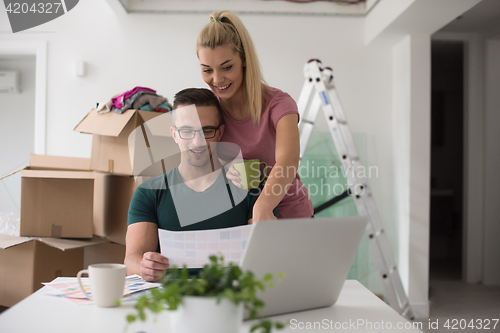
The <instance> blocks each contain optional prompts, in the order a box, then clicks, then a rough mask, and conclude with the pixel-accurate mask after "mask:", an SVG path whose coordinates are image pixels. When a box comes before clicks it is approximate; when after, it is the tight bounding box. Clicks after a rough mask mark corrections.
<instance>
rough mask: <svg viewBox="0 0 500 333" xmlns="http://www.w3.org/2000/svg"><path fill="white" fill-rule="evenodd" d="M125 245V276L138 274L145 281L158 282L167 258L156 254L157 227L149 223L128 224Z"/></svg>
mask: <svg viewBox="0 0 500 333" xmlns="http://www.w3.org/2000/svg"><path fill="white" fill-rule="evenodd" d="M125 243H126V250H125V265H126V266H127V274H128V275H131V274H138V275H140V276H142V278H143V279H144V280H146V281H154V282H157V281H159V280H160V277H161V276H163V275H164V274H165V271H166V269H167V268H168V267H169V264H168V259H167V258H165V257H164V256H162V255H161V254H159V253H157V252H156V249H157V247H158V226H157V225H156V224H155V223H151V222H138V223H133V224H130V225H129V226H128V228H127V236H126V239H125Z"/></svg>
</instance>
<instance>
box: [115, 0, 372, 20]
mask: <svg viewBox="0 0 500 333" xmlns="http://www.w3.org/2000/svg"><path fill="white" fill-rule="evenodd" d="M116 1H119V3H120V4H121V6H123V8H124V9H125V11H126V12H127V13H129V14H142V13H153V14H182V13H190V14H192V13H213V12H216V11H219V10H221V9H227V10H231V11H233V12H235V13H238V14H259V15H262V14H264V15H287V14H289V15H323V16H339V15H342V16H364V15H366V14H367V13H368V12H369V11H370V10H371V9H372V8H373V6H375V4H376V3H377V2H378V1H380V0H116Z"/></svg>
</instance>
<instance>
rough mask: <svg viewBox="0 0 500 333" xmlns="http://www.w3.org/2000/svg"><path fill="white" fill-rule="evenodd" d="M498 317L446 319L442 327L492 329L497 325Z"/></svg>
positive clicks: (451, 328) (450, 328)
mask: <svg viewBox="0 0 500 333" xmlns="http://www.w3.org/2000/svg"><path fill="white" fill-rule="evenodd" d="M498 321H499V319H471V320H466V319H448V320H446V322H445V324H444V327H445V328H447V329H449V330H464V329H476V330H494V329H495V328H496V327H497V324H498Z"/></svg>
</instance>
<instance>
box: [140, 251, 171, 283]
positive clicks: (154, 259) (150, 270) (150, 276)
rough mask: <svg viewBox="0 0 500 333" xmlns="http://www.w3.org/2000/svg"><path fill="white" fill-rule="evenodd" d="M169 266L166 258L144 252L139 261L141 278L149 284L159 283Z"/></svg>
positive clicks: (155, 253)
mask: <svg viewBox="0 0 500 333" xmlns="http://www.w3.org/2000/svg"><path fill="white" fill-rule="evenodd" d="M169 267H170V265H169V263H168V258H165V257H164V256H162V255H161V254H159V253H157V252H146V253H144V255H143V256H142V260H141V276H142V278H143V279H144V280H146V281H150V282H159V281H160V280H161V277H162V276H163V275H165V272H166V270H167V268H169Z"/></svg>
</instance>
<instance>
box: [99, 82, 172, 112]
mask: <svg viewBox="0 0 500 333" xmlns="http://www.w3.org/2000/svg"><path fill="white" fill-rule="evenodd" d="M128 109H134V110H145V111H156V112H169V111H172V106H171V105H170V104H169V103H168V100H167V99H166V98H165V97H163V96H161V95H158V94H156V90H153V89H150V88H145V87H135V88H134V89H132V90H129V91H127V92H124V93H123V94H120V95H116V96H115V97H113V98H111V100H110V101H108V102H104V103H99V104H98V105H97V113H107V112H114V113H118V114H122V113H123V112H125V111H127V110H128Z"/></svg>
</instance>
